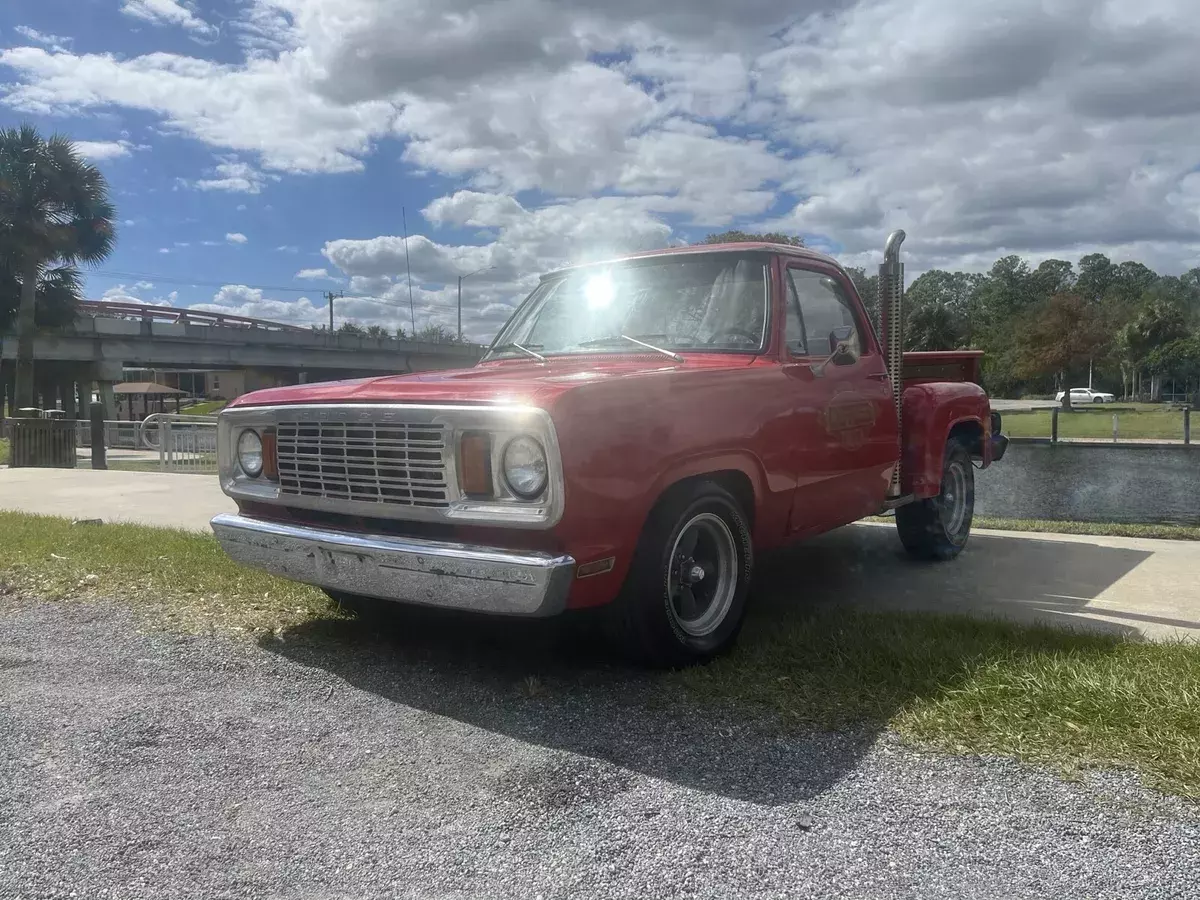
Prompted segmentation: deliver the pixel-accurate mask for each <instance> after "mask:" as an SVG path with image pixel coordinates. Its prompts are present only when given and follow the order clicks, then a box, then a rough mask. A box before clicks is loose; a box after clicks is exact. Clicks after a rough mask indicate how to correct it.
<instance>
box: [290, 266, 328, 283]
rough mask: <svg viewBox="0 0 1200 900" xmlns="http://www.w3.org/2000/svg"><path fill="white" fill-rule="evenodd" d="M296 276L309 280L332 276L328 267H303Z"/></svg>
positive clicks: (324, 278) (325, 278)
mask: <svg viewBox="0 0 1200 900" xmlns="http://www.w3.org/2000/svg"><path fill="white" fill-rule="evenodd" d="M296 277H297V278H303V279H305V280H307V281H320V280H327V279H329V278H330V277H331V276H330V274H329V271H328V270H327V269H301V270H300V271H299V272H297V273H296Z"/></svg>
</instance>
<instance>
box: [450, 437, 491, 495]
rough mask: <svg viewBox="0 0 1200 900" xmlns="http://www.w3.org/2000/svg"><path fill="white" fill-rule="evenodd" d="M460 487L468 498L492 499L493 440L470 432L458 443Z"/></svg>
mask: <svg viewBox="0 0 1200 900" xmlns="http://www.w3.org/2000/svg"><path fill="white" fill-rule="evenodd" d="M458 486H459V488H460V489H461V490H462V492H463V494H464V495H465V496H467V497H492V496H494V495H495V490H494V489H493V487H492V439H491V436H490V435H488V434H487V433H486V432H482V431H468V432H466V433H465V434H464V435H463V436H462V438H461V439H460V440H459V443H458Z"/></svg>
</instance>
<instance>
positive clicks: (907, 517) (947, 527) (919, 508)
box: [896, 438, 975, 560]
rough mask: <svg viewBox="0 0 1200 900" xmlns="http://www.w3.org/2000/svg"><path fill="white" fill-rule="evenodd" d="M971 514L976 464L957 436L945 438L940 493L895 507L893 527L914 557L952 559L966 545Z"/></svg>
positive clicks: (973, 511) (973, 507)
mask: <svg viewBox="0 0 1200 900" xmlns="http://www.w3.org/2000/svg"><path fill="white" fill-rule="evenodd" d="M974 515H975V468H974V466H973V465H972V464H971V454H970V453H969V452H968V450H967V448H966V447H965V446H964V445H963V444H962V443H961V442H960V441H959V440H958V439H957V438H951V439H950V440H949V441H947V442H946V453H945V457H944V459H943V462H942V487H941V491H940V493H938V495H937V496H936V497H930V498H929V499H927V500H918V501H916V502H915V503H909V504H908V505H906V506H901V507H900V508H899V509H897V510H896V531H897V532H898V533H899V535H900V542H901V543H902V544H904V549H905V550H907V551H908V553H909V555H910V556H912V557H913V558H915V559H926V560H949V559H954V557H956V556H958V554H960V553H961V552H962V550H963V548H964V547H965V546H967V539H968V538H969V537H970V536H971V520H972V519H973V518H974Z"/></svg>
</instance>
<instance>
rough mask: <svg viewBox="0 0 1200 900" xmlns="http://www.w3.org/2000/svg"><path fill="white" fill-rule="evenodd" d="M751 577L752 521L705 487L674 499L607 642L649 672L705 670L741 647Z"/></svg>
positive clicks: (650, 536)
mask: <svg viewBox="0 0 1200 900" xmlns="http://www.w3.org/2000/svg"><path fill="white" fill-rule="evenodd" d="M753 569H754V557H753V550H752V546H751V540H750V529H749V528H748V527H747V524H746V516H745V514H744V513H743V512H742V510H741V507H740V506H739V505H738V502H737V500H735V499H734V498H733V496H732V495H730V493H729V492H728V491H726V490H725V489H724V488H722V487H721V486H719V485H717V484H714V483H712V482H702V483H700V484H697V485H695V486H692V487H690V488H685V489H683V490H681V491H679V492H677V493H674V494H672V495H668V497H667V498H666V499H665V500H663V501H662V502H660V503H659V504H658V506H657V507H655V509H654V510H653V512H651V514H650V517H649V519H648V520H647V522H646V527H645V528H644V529H643V532H642V537H641V539H640V540H639V542H638V547H637V550H636V551H635V553H634V558H633V563H632V564H631V566H630V570H629V574H628V575H627V576H626V579H625V584H624V585H623V586H622V588H621V593H620V595H619V596H618V597H617V599H616V600H615V601H614V603H613V605H612V607H611V608H610V609H609V610H608V619H607V622H606V625H607V631H608V633H609V636H610V638H611V639H612V640H613V641H614V642H615V643H616V644H617V645H618V647H619V648H620V649H621V650H622V651H623V652H624V653H625V654H626V655H628V656H631V657H632V658H634V659H635V660H637V661H638V662H641V663H643V664H647V665H651V666H655V667H663V668H672V667H679V666H686V665H694V664H697V663H704V662H707V661H708V660H710V659H712V658H714V657H716V656H718V655H719V654H721V653H724V652H725V651H727V650H728V649H729V648H730V647H732V646H733V644H734V642H735V641H736V640H737V636H738V632H739V631H741V627H742V621H743V619H744V617H745V612H746V597H747V595H748V593H749V590H750V579H751V576H752V574H753Z"/></svg>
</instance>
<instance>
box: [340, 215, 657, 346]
mask: <svg viewBox="0 0 1200 900" xmlns="http://www.w3.org/2000/svg"><path fill="white" fill-rule="evenodd" d="M655 199H658V200H661V198H655ZM654 205H655V202H654V199H651V200H647V199H645V198H633V197H599V198H594V199H593V198H588V199H582V200H575V201H569V202H563V203H552V204H547V205H546V206H543V207H540V208H538V209H533V210H527V209H525V208H524V207H522V206H521V205H520V204H519V203H518V202H517V201H516V200H515V199H513V198H511V197H505V196H500V195H491V194H483V193H479V192H469V191H464V192H459V193H458V194H455V195H453V196H451V197H443V198H439V199H438V200H435V201H433V203H431V204H430V205H429V207H427V208H426V209H425V211H424V214H425V216H426V217H427V218H428V219H429V220H430V221H440V222H455V221H457V222H464V223H465V222H468V221H474V222H476V223H480V224H481V223H484V222H486V223H487V226H488V227H491V228H494V229H495V230H496V238H495V240H493V241H491V242H489V243H485V244H477V245H476V244H463V245H449V244H441V243H438V242H436V241H433V240H431V239H430V238H429V237H427V236H425V235H420V234H417V235H410V236H409V238H408V251H409V252H408V256H409V261H410V262H411V267H412V277H413V283H414V286H415V290H414V298H415V299H419V301H420V303H419V305H418V308H417V327H418V328H421V327H423V326H424V325H426V324H429V323H430V322H435V323H440V324H442V325H445V326H447V327H456V318H457V293H456V287H457V278H458V276H459V275H466V274H470V273H475V274H474V275H472V277H471V278H470V279H468V280H467V281H465V282H464V286H463V291H464V294H463V330H464V332H465V333H466V335H467V336H468V337H472V338H475V339H477V340H483V339H486V338H488V337H490V336H491V335H492V334H494V333H495V330H496V329H497V328H498V327H499V325H500V324H501V323H502V322H503V321H504V320H505V319H506V318H507V317H508V316H509V314H510V313H511V312H512V310H513V309H514V308H515V306H516V304H517V303H518V302H520V300H521V299H522V298H523V297H524V296H525V295H526V294H527V293H528V292H529V291H530V290H532V288H533V287H534V286H535V285H536V284H537V280H538V275H539V274H540V273H542V272H545V271H546V270H548V269H552V268H557V267H559V266H561V265H564V264H566V263H568V262H583V261H587V260H595V259H602V258H606V257H611V256H617V255H620V254H623V253H627V252H630V251H634V250H642V249H651V248H655V247H663V246H666V245H667V244H668V243H669V240H670V236H671V228H670V226H669V225H667V224H666V223H665V222H663V221H662V220H661V219H659V218H658V217H657V216H656V215H655V214H654V212H653V207H654ZM322 253H323V254H324V256H325V257H326V258H327V259H328V260H329V261H330V262H332V263H333V264H334V265H336V266H337V267H338V268H339V269H341V271H342V272H343V273H345V274H346V275H348V276H350V290H351V291H354V292H355V293H360V294H368V295H370V296H372V297H377V298H381V299H383V300H385V301H386V302H390V303H393V304H395V305H396V306H397V307H402V308H403V310H404V312H407V303H408V288H407V277H406V261H405V254H404V239H403V238H402V237H399V236H396V235H382V236H380V237H376V238H371V239H368V240H336V241H329V242H328V243H326V244H325V247H324V249H323V250H322ZM339 302H340V301H339ZM399 324H404V323H399ZM405 327H408V326H407V325H405Z"/></svg>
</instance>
